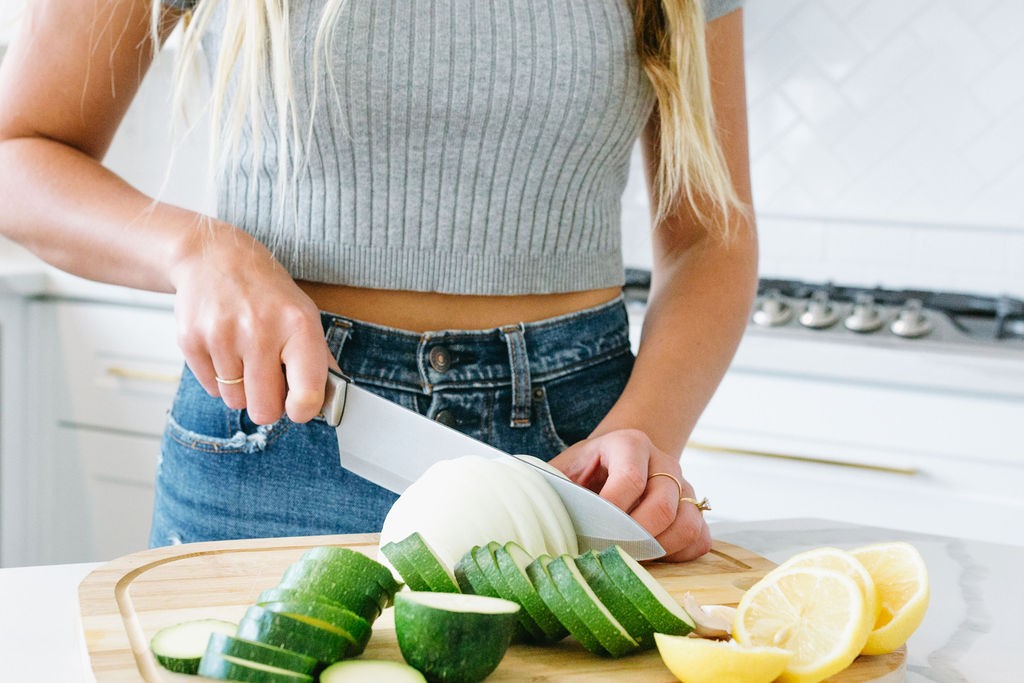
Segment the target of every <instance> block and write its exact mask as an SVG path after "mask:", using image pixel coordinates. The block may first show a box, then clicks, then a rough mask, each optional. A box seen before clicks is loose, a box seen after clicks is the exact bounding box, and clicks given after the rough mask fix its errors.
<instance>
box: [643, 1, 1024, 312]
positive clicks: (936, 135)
mask: <svg viewBox="0 0 1024 683" xmlns="http://www.w3.org/2000/svg"><path fill="white" fill-rule="evenodd" d="M744 11H745V32H746V48H747V93H748V104H749V111H750V133H751V163H752V174H753V179H754V191H755V207H756V209H757V213H758V219H759V226H760V229H761V234H762V236H763V238H762V245H763V254H762V272H763V273H764V274H766V275H777V276H784V277H799V278H806V279H832V280H835V281H837V282H838V281H845V282H856V283H858V284H885V285H888V286H919V287H931V288H948V289H962V290H969V291H980V292H992V293H999V292H1009V293H1013V294H1015V295H1017V296H1024V31H1021V27H1022V26H1024V3H1021V2H1020V1H1019V0H898V1H895V2H894V1H892V0H748V1H747V4H746V9H745V10H744ZM624 204H625V217H626V224H627V226H626V234H627V235H628V237H627V261H631V262H637V261H638V260H641V259H642V258H643V256H642V253H643V250H645V249H647V248H648V247H647V245H646V242H645V239H644V237H643V235H642V234H640V235H638V233H642V232H644V231H645V229H640V230H637V223H640V222H643V221H646V212H647V208H646V199H645V198H644V196H643V185H642V182H641V181H640V178H639V177H635V178H633V179H632V180H631V185H630V190H628V191H627V195H626V197H625V202H624Z"/></svg>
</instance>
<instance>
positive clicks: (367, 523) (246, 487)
mask: <svg viewBox="0 0 1024 683" xmlns="http://www.w3.org/2000/svg"><path fill="white" fill-rule="evenodd" d="M322 320H323V325H324V333H325V335H326V339H327V343H328V345H329V347H330V349H331V351H332V352H333V353H334V356H335V358H337V360H338V364H339V365H340V367H341V368H342V370H343V371H344V372H345V374H346V375H348V376H349V377H351V378H352V379H353V381H354V382H355V383H356V384H359V385H360V386H363V387H365V388H366V389H368V390H370V391H373V392H375V393H377V394H379V395H380V396H383V397H385V398H387V399H389V400H391V401H394V402H396V403H398V404H400V405H403V406H405V407H406V408H409V409H410V410H415V411H417V412H419V413H421V414H423V415H426V416H427V417H429V418H432V419H434V420H437V421H439V422H442V423H444V424H447V425H448V426H451V427H454V428H455V429H458V430H460V431H462V432H464V433H466V434H468V435H470V436H472V437H474V438H476V439H479V440H481V441H486V442H487V443H490V444H492V445H493V446H495V447H497V448H500V449H502V450H504V451H507V452H510V453H529V454H531V455H535V456H537V457H540V458H543V459H545V460H548V459H550V458H552V457H554V456H555V455H557V454H558V453H560V452H561V451H562V450H564V449H565V448H566V447H567V445H569V444H572V443H575V442H576V441H579V440H581V439H584V438H586V437H587V436H588V435H589V434H590V432H591V431H592V430H593V429H594V427H596V426H597V424H598V422H600V421H601V419H602V418H603V417H604V416H605V414H606V413H607V412H608V410H609V409H610V408H611V406H612V404H614V403H615V401H616V400H617V399H618V397H619V395H620V394H621V393H622V390H623V388H624V387H625V385H626V381H627V379H628V378H629V373H630V371H631V370H632V367H633V360H634V358H633V355H632V353H631V351H630V347H629V326H628V321H627V318H626V310H625V306H624V305H623V303H622V300H621V298H620V299H616V300H614V301H612V302H610V303H607V304H604V305H601V306H598V307H596V308H592V309H588V310H585V311H580V312H577V313H573V314H570V315H565V316H560V317H557V318H551V319H548V320H543V321H539V322H532V323H521V324H518V325H510V326H506V327H502V328H497V329H491V330H447V331H439V332H425V333H422V334H420V333H415V332H407V331H403V330H396V329H391V328H386V327H381V326H378V325H371V324H367V323H362V322H358V321H354V320H349V319H346V318H342V317H339V316H336V315H332V314H329V313H324V314H322ZM395 498H396V496H395V494H394V493H392V492H390V491H388V490H386V489H383V488H381V487H379V486H377V485H375V484H372V483H371V482H369V481H367V480H365V479H363V478H361V477H359V476H357V475H355V474H353V473H351V472H348V471H347V470H345V469H343V468H342V467H341V466H340V464H339V456H338V444H337V438H336V436H335V432H334V430H333V429H332V428H331V427H329V426H328V425H327V424H326V423H325V422H324V421H323V420H322V419H319V418H318V419H315V420H313V421H311V422H309V423H306V424H298V423H295V422H292V421H290V420H289V419H288V418H287V417H283V418H282V419H280V420H279V421H277V422H276V423H274V424H271V425H264V426H257V425H255V424H254V423H253V422H252V421H251V420H250V419H249V417H248V415H247V414H246V412H245V411H244V410H232V409H230V408H228V407H227V406H225V405H224V403H223V401H221V400H220V399H219V398H214V397H212V396H210V395H209V394H207V393H206V390H204V389H203V388H202V386H200V384H199V383H198V381H197V380H196V379H195V377H194V376H193V375H192V373H191V372H190V371H189V370H188V368H185V371H184V373H183V376H182V380H181V384H180V386H179V388H178V392H177V396H176V398H175V400H174V403H173V406H172V408H171V410H170V414H169V416H168V420H167V427H166V430H165V432H164V439H163V445H162V448H161V461H160V466H159V469H158V471H157V478H156V504H155V507H154V511H153V524H152V528H151V533H150V545H151V546H162V545H168V544H172V543H179V542H186V543H187V542H194V541H206V540H221V539H234V538H261V537H273V536H303V535H316V534H340V533H362V532H374V531H379V530H380V527H381V524H382V523H383V521H384V516H385V515H386V514H387V512H388V510H389V509H390V507H391V504H392V503H393V502H394V501H395Z"/></svg>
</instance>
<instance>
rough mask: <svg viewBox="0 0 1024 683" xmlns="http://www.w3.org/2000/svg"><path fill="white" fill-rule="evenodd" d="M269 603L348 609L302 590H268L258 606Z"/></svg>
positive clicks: (259, 600)
mask: <svg viewBox="0 0 1024 683" xmlns="http://www.w3.org/2000/svg"><path fill="white" fill-rule="evenodd" d="M268 602H317V603H321V604H324V605H330V606H331V607H340V608H341V609H348V608H347V607H345V606H344V605H342V604H341V603H339V602H335V601H334V600H331V599H330V598H328V597H327V596H326V595H323V594H320V593H310V592H309V591H307V590H303V589H301V588H280V587H274V588H268V589H266V590H265V591H263V592H262V593H260V594H259V597H257V598H256V604H257V605H265V604H267V603H268ZM374 609H376V607H374ZM349 611H352V610H349Z"/></svg>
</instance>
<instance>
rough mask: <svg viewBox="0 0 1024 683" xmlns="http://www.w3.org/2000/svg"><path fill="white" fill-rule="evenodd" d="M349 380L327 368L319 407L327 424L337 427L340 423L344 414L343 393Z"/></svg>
mask: <svg viewBox="0 0 1024 683" xmlns="http://www.w3.org/2000/svg"><path fill="white" fill-rule="evenodd" d="M349 381H351V380H349V379H348V378H347V377H345V376H344V375H342V374H341V373H339V372H335V371H334V370H331V369H330V368H328V370H327V386H326V387H325V389H324V404H323V406H322V407H321V408H320V414H321V415H323V417H324V420H325V421H326V422H327V424H329V425H331V426H332V427H337V426H338V425H340V424H341V416H342V415H344V414H345V394H346V391H347V389H348V383H349Z"/></svg>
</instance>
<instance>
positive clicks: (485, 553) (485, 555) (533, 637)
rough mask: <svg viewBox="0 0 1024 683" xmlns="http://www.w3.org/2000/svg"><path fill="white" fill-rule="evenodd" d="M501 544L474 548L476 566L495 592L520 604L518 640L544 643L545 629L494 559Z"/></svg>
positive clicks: (494, 543)
mask: <svg viewBox="0 0 1024 683" xmlns="http://www.w3.org/2000/svg"><path fill="white" fill-rule="evenodd" d="M500 547H501V544H500V543H497V542H496V541H492V542H490V543H488V544H487V545H486V546H483V545H482V546H479V547H477V548H476V549H474V550H473V551H472V552H473V560H474V561H475V562H476V566H477V567H478V568H479V569H480V571H481V572H482V573H483V575H484V577H485V578H486V579H487V581H488V582H489V583H490V584H491V585H492V586H493V587H494V590H495V592H496V593H497V594H498V597H499V598H504V599H505V600H511V601H512V602H514V603H516V604H518V605H519V607H520V608H521V609H520V610H519V614H518V619H519V627H518V628H517V629H516V641H517V642H518V641H522V642H528V643H543V642H544V641H545V640H546V637H545V635H544V631H543V630H541V628H540V626H538V625H537V622H536V621H534V620H533V617H531V616H530V613H529V612H528V611H526V609H525V608H523V605H522V603H520V602H519V599H518V596H517V595H516V594H515V592H513V590H512V588H511V586H509V583H508V581H506V580H505V577H504V575H502V573H501V570H500V569H499V568H498V563H497V561H496V560H495V559H494V551H495V549H496V548H500Z"/></svg>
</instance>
